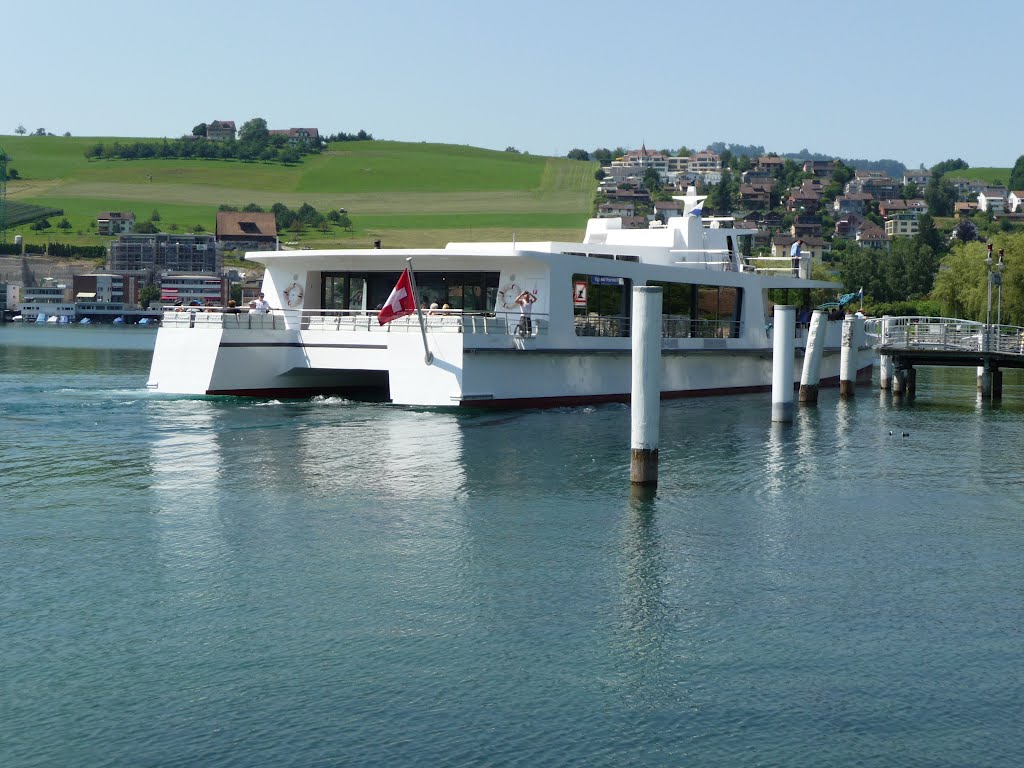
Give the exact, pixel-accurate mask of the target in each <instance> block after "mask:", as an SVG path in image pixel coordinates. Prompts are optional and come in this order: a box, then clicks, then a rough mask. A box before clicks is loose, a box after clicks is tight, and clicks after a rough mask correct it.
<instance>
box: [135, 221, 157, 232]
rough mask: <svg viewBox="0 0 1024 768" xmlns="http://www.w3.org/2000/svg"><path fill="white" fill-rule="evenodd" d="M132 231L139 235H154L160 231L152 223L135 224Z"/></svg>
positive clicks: (141, 222)
mask: <svg viewBox="0 0 1024 768" xmlns="http://www.w3.org/2000/svg"><path fill="white" fill-rule="evenodd" d="M132 231H134V232H137V233H138V234H140V235H155V234H156V233H157V232H159V231H160V230H158V229H157V228H156V224H154V223H153V222H152V221H140V222H137V223H136V224H135V227H134V229H133V230H132Z"/></svg>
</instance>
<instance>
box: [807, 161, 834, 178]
mask: <svg viewBox="0 0 1024 768" xmlns="http://www.w3.org/2000/svg"><path fill="white" fill-rule="evenodd" d="M835 170H836V164H835V161H834V160H805V161H804V167H803V171H804V173H809V174H811V175H812V176H814V178H816V179H831V178H832V174H833V173H835Z"/></svg>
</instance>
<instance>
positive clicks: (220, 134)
mask: <svg viewBox="0 0 1024 768" xmlns="http://www.w3.org/2000/svg"><path fill="white" fill-rule="evenodd" d="M206 138H208V139H209V140H210V141H230V140H231V139H233V138H235V121H234V120H214V121H213V122H212V123H207V125H206Z"/></svg>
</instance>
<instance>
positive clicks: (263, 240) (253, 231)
mask: <svg viewBox="0 0 1024 768" xmlns="http://www.w3.org/2000/svg"><path fill="white" fill-rule="evenodd" d="M215 232H216V236H217V245H218V246H219V247H220V248H221V249H224V250H242V251H273V250H276V249H277V220H276V219H275V217H274V214H273V213H266V212H260V213H247V212H245V211H241V212H240V211H220V212H218V213H217V228H216V230H215Z"/></svg>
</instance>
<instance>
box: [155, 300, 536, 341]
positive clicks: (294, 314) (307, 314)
mask: <svg viewBox="0 0 1024 768" xmlns="http://www.w3.org/2000/svg"><path fill="white" fill-rule="evenodd" d="M423 321H424V324H425V325H426V328H427V330H428V331H429V332H430V333H473V334H483V335H497V336H518V337H524V336H530V337H536V336H542V335H546V334H547V332H548V316H547V315H545V314H540V313H536V314H533V315H531V317H530V322H529V329H528V331H527V330H526V329H527V324H526V323H523V322H522V316H521V315H520V313H519V312H463V311H461V310H457V309H452V310H428V311H426V312H424V313H423ZM162 322H163V325H165V326H170V327H179V328H180V327H188V328H226V329H245V330H283V329H286V328H293V329H299V330H304V331H349V332H362V333H401V332H415V333H419V332H420V321H419V317H418V316H417V315H415V314H413V315H406V316H404V317H400V318H397V319H396V320H392V321H391V322H390V323H386V324H385V325H381V324H380V323H379V322H378V321H377V312H376V311H375V310H373V311H361V310H335V309H312V310H298V309H271V310H270V311H269V312H254V313H250V312H248V311H240V312H231V311H229V310H227V309H224V308H221V307H179V308H177V309H175V310H165V312H164V315H163V319H162Z"/></svg>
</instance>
